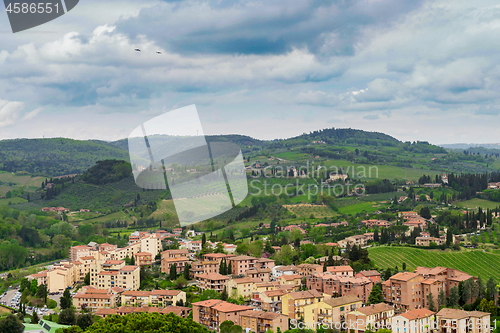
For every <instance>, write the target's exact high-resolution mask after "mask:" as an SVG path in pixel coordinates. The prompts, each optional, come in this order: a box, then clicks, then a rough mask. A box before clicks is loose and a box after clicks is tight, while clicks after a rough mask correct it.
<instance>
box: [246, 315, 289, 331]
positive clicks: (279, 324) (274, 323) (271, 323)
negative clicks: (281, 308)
mask: <svg viewBox="0 0 500 333" xmlns="http://www.w3.org/2000/svg"><path fill="white" fill-rule="evenodd" d="M240 325H241V328H242V329H243V330H244V331H245V332H248V331H250V332H255V333H266V332H268V331H272V332H277V331H278V328H279V329H280V330H281V332H285V331H287V330H288V317H287V316H285V315H282V314H279V313H276V312H266V311H253V310H246V311H242V312H240Z"/></svg>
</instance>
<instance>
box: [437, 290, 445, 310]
mask: <svg viewBox="0 0 500 333" xmlns="http://www.w3.org/2000/svg"><path fill="white" fill-rule="evenodd" d="M438 306H439V310H441V309H442V308H444V307H445V306H446V295H445V293H444V290H443V289H441V291H440V292H439V295H438Z"/></svg>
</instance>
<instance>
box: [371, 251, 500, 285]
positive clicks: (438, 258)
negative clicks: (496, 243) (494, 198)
mask: <svg viewBox="0 0 500 333" xmlns="http://www.w3.org/2000/svg"><path fill="white" fill-rule="evenodd" d="M368 252H369V253H370V259H371V260H373V262H374V264H375V266H377V267H378V268H381V269H386V268H388V267H389V268H391V269H392V270H394V267H396V266H398V268H399V270H401V269H402V266H403V263H404V262H405V263H406V267H407V270H410V271H413V270H414V269H415V268H416V267H417V266H426V267H436V266H443V267H451V268H456V269H459V270H461V271H464V272H467V273H469V274H471V275H474V276H478V275H481V277H482V278H483V280H487V279H489V278H490V277H493V278H494V279H495V280H497V282H498V272H499V271H500V254H497V253H496V252H483V250H461V251H451V250H446V251H442V250H425V249H417V248H410V247H400V246H379V247H374V248H369V249H368Z"/></svg>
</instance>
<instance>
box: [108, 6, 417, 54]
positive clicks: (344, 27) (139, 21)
mask: <svg viewBox="0 0 500 333" xmlns="http://www.w3.org/2000/svg"><path fill="white" fill-rule="evenodd" d="M421 3H422V1H416V0H387V1H366V0H352V1H344V0H337V1H323V0H297V1H288V0H287V1H285V0H274V1H267V0H251V1H214V0H209V1H201V0H195V1H176V2H173V3H172V2H163V3H160V4H157V5H155V6H152V7H149V8H143V9H142V10H141V11H140V13H139V15H137V16H135V17H131V18H127V19H123V20H120V21H119V22H118V23H117V30H118V31H120V32H123V33H126V34H127V35H129V36H131V37H132V38H135V37H137V36H140V35H146V36H148V38H151V39H153V40H154V41H155V42H156V43H158V45H160V46H162V47H164V48H165V49H168V50H170V51H172V52H177V53H183V54H189V53H228V54H283V53H286V52H289V51H291V50H292V49H293V48H303V47H307V48H308V49H309V50H310V51H311V52H312V53H314V54H317V55H318V56H327V57H328V56H332V55H353V54H354V45H355V43H356V42H357V41H358V35H359V33H360V31H361V30H362V29H363V28H365V27H375V26H381V27H384V26H387V25H388V24H390V23H391V22H393V21H394V20H396V19H398V18H400V16H401V15H404V14H406V13H408V12H410V11H412V10H414V9H415V8H418V7H419V6H420V5H421Z"/></svg>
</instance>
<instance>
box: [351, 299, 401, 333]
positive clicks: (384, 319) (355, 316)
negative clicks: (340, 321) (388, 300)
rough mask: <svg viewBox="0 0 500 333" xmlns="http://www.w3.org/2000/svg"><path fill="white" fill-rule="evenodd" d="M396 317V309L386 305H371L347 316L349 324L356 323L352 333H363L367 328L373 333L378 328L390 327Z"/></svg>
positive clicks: (357, 309)
mask: <svg viewBox="0 0 500 333" xmlns="http://www.w3.org/2000/svg"><path fill="white" fill-rule="evenodd" d="M393 316H394V308H393V307H392V306H390V305H388V304H385V303H378V304H371V305H367V306H364V307H361V308H359V307H357V308H356V310H354V311H351V312H349V313H348V314H347V322H349V323H356V325H355V326H354V328H351V329H350V331H351V330H352V331H351V332H352V333H363V332H364V331H365V330H366V329H367V327H368V328H370V330H371V331H376V330H378V328H385V327H390V325H391V318H392V317H393Z"/></svg>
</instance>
